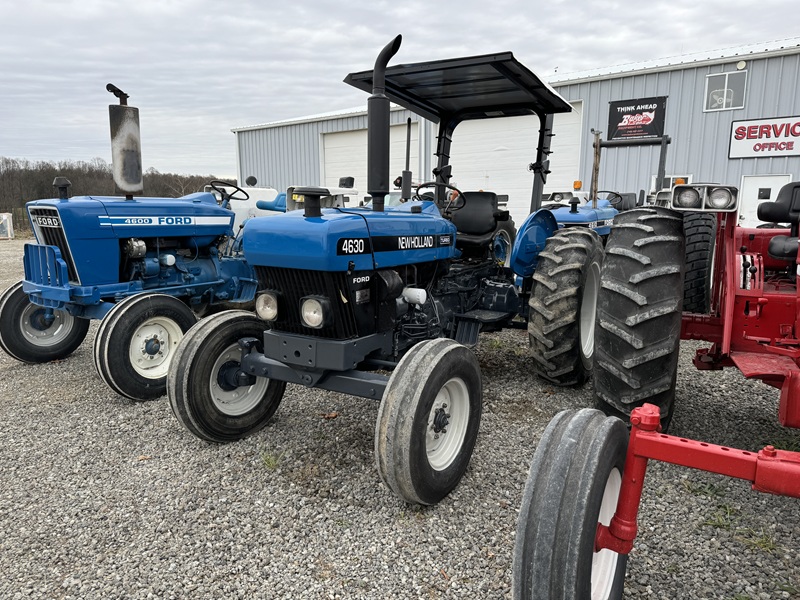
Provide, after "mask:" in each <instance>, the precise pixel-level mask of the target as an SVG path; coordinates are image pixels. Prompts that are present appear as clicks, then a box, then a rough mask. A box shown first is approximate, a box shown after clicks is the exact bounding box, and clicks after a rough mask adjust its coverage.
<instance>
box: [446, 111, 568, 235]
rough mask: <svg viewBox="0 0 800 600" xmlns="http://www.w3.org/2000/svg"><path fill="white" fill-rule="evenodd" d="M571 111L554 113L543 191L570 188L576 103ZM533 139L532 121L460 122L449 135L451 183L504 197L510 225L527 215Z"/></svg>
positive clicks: (534, 123) (535, 124) (534, 127)
mask: <svg viewBox="0 0 800 600" xmlns="http://www.w3.org/2000/svg"><path fill="white" fill-rule="evenodd" d="M572 105H573V107H574V108H573V111H572V112H570V113H566V114H558V115H555V119H554V124H553V132H554V133H555V134H556V135H555V137H553V138H552V143H551V149H552V150H553V153H552V154H551V155H550V170H551V171H552V173H550V175H549V176H548V180H547V187H546V188H545V189H546V190H548V189H549V190H556V189H566V190H571V189H572V183H573V181H575V179H577V178H578V173H579V172H580V171H579V169H580V140H581V122H582V120H581V115H582V103H581V102H573V103H572ZM538 135H539V119H538V118H537V117H512V118H505V119H484V120H479V121H467V122H465V123H462V124H460V125H459V126H458V127H457V128H456V130H455V133H454V134H453V144H452V150H451V162H452V164H453V179H452V182H453V183H454V184H455V185H456V186H457V187H459V188H461V189H463V190H465V191H469V190H486V191H493V192H495V193H497V194H507V195H508V197H509V203H508V209H509V210H510V211H511V216H512V217H513V219H514V222H515V223H516V225H518V226H519V225H520V224H521V223H522V221H523V220H524V219H525V217H527V216H528V212H529V209H530V203H531V187H532V186H533V174H532V173H531V172H530V171H529V170H528V165H529V164H530V163H532V162H534V161H535V160H536V141H537V139H538Z"/></svg>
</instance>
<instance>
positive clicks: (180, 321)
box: [98, 295, 196, 400]
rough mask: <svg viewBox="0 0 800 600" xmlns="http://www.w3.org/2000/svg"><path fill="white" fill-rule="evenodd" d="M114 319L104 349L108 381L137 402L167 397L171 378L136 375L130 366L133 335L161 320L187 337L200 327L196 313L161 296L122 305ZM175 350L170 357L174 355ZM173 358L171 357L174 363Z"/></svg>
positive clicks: (107, 325)
mask: <svg viewBox="0 0 800 600" xmlns="http://www.w3.org/2000/svg"><path fill="white" fill-rule="evenodd" d="M115 308H116V310H115V311H114V314H109V315H108V318H109V319H113V321H109V322H107V323H105V327H103V331H102V332H100V333H101V334H102V336H101V337H102V339H99V343H100V344H102V345H104V346H105V347H104V348H100V349H99V351H100V360H99V365H98V366H100V367H101V368H102V369H103V370H104V371H105V374H104V375H103V379H105V380H106V382H107V383H109V385H111V386H112V387H113V388H114V389H115V390H116V391H117V392H119V393H121V394H122V395H124V396H126V397H128V398H131V399H134V400H152V399H155V398H158V397H160V396H163V395H164V394H165V392H166V380H167V375H166V374H165V375H164V376H163V377H159V378H147V377H144V376H142V375H141V374H140V373H138V372H136V370H135V369H134V368H133V365H132V364H131V362H130V347H131V343H132V340H133V335H134V334H135V333H136V331H137V330H138V329H139V327H141V325H142V324H143V323H144V322H146V321H147V320H148V319H151V318H153V317H160V318H164V319H169V320H171V321H173V322H174V323H175V324H176V325H177V326H178V327H179V328H180V330H181V332H183V333H184V334H185V333H186V332H187V331H188V330H189V329H190V328H191V327H192V325H194V324H195V323H196V317H195V316H194V313H192V311H191V310H190V309H189V307H187V306H186V305H185V304H184V303H183V302H181V301H180V300H179V299H177V298H174V297H172V296H165V295H157V296H147V297H139V296H133V297H132V298H130V299H129V300H126V301H125V302H123V303H121V304H120V305H119V306H118V307H115ZM174 351H175V349H174V348H171V349H170V353H171V354H174ZM172 358H173V356H170V357H169V359H170V360H171V359H172Z"/></svg>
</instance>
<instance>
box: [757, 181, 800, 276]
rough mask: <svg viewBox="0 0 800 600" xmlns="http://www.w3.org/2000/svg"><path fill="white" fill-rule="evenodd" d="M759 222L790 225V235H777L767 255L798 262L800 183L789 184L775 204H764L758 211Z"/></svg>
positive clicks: (770, 244) (772, 240)
mask: <svg viewBox="0 0 800 600" xmlns="http://www.w3.org/2000/svg"><path fill="white" fill-rule="evenodd" d="M756 215H757V216H758V220H759V221H766V222H767V223H789V224H790V225H791V229H790V230H789V235H776V236H774V237H773V238H772V239H771V240H770V241H769V246H768V248H767V254H769V255H770V256H771V257H772V258H777V259H778V260H786V261H796V260H797V244H798V235H797V230H798V223H800V182H793V183H787V184H786V185H785V186H783V187H782V188H781V189H780V191H779V192H778V197H777V198H776V199H775V202H762V203H761V204H759V205H758V208H757V209H756Z"/></svg>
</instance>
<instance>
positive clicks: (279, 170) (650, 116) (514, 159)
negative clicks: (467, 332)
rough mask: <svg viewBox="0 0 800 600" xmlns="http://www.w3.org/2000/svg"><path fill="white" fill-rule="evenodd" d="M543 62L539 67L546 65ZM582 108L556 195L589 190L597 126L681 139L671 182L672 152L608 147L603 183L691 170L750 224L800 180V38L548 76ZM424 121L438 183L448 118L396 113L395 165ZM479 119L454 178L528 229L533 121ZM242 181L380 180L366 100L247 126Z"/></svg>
mask: <svg viewBox="0 0 800 600" xmlns="http://www.w3.org/2000/svg"><path fill="white" fill-rule="evenodd" d="M533 67H534V68H535V65H533ZM546 79H548V80H549V82H550V84H551V85H552V86H553V87H554V88H555V89H556V91H558V92H559V93H560V94H561V95H562V96H564V98H565V99H566V100H568V101H569V102H570V104H571V105H572V106H573V109H574V110H573V112H572V113H569V114H567V115H558V116H557V118H556V121H555V124H554V127H553V131H554V133H555V137H554V138H553V150H554V152H553V154H552V155H551V157H550V158H551V171H552V173H551V174H550V176H549V178H548V182H547V186H546V188H545V189H546V191H557V190H565V189H566V190H569V189H571V188H572V183H573V181H574V180H576V179H578V180H582V181H583V182H584V189H588V186H589V180H590V178H591V169H592V162H593V152H594V150H593V141H594V136H593V134H592V131H591V130H592V129H594V130H599V131H602V136H601V138H602V139H603V140H606V141H608V140H612V139H614V140H620V139H640V138H642V137H647V136H661V135H664V136H669V138H670V140H671V143H670V144H669V145H668V146H667V147H666V148H667V149H666V159H665V167H666V169H665V174H666V176H667V177H666V181H662V182H657V181H656V173H657V170H658V164H659V154H660V150H661V147H660V146H658V145H636V146H630V147H613V148H612V147H609V148H603V151H602V160H601V165H600V176H599V188H600V189H610V190H616V191H620V192H638V191H639V190H645V191H648V192H649V191H654V190H655V189H656V188H658V187H661V186H662V185H664V184H669V182H670V180H672V181H674V179H675V178H677V177H682V178H684V179H686V180H687V181H689V182H699V181H713V182H720V183H727V184H731V185H737V186H739V187H740V189H741V198H742V210H741V218H742V220H743V222H750V223H752V222H753V221H754V220H755V210H756V206H757V204H758V202H759V201H761V200H765V199H770V198H771V199H774V198H775V194H776V193H777V190H778V189H779V188H780V186H781V185H783V184H784V183H786V182H788V181H791V180H797V179H800V94H798V87H800V37H798V38H791V39H786V40H779V41H775V42H765V43H760V44H753V45H749V46H742V47H737V48H728V49H725V50H720V51H715V52H704V53H696V54H686V55H681V56H677V57H672V58H667V59H662V60H656V61H650V62H644V63H633V64H628V65H622V66H617V67H609V68H605V69H595V70H592V71H587V72H582V73H570V74H564V75H562V74H558V75H555V76H550V77H549V78H546ZM409 117H410V118H411V119H412V144H411V155H412V156H411V168H412V170H413V171H414V177H415V179H417V180H425V179H426V178H429V177H430V168H431V164H432V162H433V157H432V153H433V151H434V149H435V139H434V136H435V132H436V129H435V126H432V125H431V124H430V123H427V122H426V121H424V120H423V119H421V118H419V117H417V116H416V115H414V114H412V113H410V112H409V111H407V110H404V109H400V108H397V109H395V110H393V111H392V124H393V128H392V152H391V168H392V173H395V172H396V173H398V174H399V173H400V171H401V170H402V168H403V164H404V156H405V139H406V131H405V122H406V119H407V118H409ZM502 121H503V122H500V121H495V120H492V119H489V120H482V121H472V122H466V123H464V124H462V125H461V126H459V127H458V128H457V129H456V132H455V136H454V140H453V156H452V160H451V162H452V164H453V181H454V182H455V183H456V184H457V185H458V186H459V187H461V188H462V189H466V190H473V189H486V190H493V191H495V192H497V193H498V194H508V196H509V209H510V210H511V213H512V216H513V217H514V219H515V221H516V222H517V223H520V222H521V220H522V218H524V216H525V215H526V214H527V212H528V206H529V202H530V189H531V182H532V174H531V173H530V172H529V171H528V164H529V163H530V162H531V161H532V160H533V148H534V141H535V138H536V135H537V132H538V129H539V123H538V122H537V120H536V119H535V118H533V117H517V118H514V119H505V120H502ZM233 131H234V133H235V134H236V138H237V145H236V147H237V165H238V176H239V180H240V181H243V180H244V179H245V178H246V177H247V176H248V175H255V176H256V177H258V179H259V181H260V182H261V184H263V185H272V186H274V187H276V188H278V189H281V188H285V187H288V186H289V185H293V184H297V183H301V182H302V183H304V184H323V185H336V184H337V183H338V179H339V177H342V176H353V177H355V181H356V187H357V188H360V189H365V188H366V97H365V98H364V108H363V109H352V110H350V111H343V112H339V113H329V114H326V115H317V116H314V117H306V118H302V119H297V120H290V121H282V122H276V123H268V124H265V125H256V126H253V127H243V128H238V129H234V130H233Z"/></svg>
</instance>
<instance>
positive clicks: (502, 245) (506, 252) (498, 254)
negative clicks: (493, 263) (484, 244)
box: [493, 231, 511, 266]
mask: <svg viewBox="0 0 800 600" xmlns="http://www.w3.org/2000/svg"><path fill="white" fill-rule="evenodd" d="M493 245H494V257H495V259H496V260H497V262H498V263H500V264H502V265H504V266H508V261H509V257H510V256H511V236H510V235H508V232H507V231H498V232H497V235H495V237H494V242H493Z"/></svg>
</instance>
